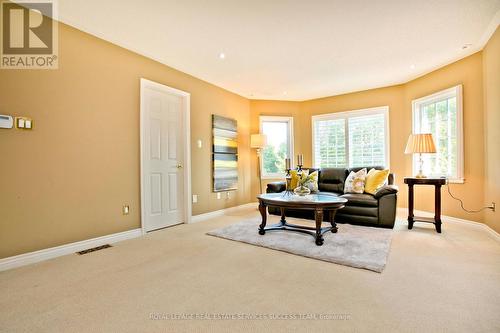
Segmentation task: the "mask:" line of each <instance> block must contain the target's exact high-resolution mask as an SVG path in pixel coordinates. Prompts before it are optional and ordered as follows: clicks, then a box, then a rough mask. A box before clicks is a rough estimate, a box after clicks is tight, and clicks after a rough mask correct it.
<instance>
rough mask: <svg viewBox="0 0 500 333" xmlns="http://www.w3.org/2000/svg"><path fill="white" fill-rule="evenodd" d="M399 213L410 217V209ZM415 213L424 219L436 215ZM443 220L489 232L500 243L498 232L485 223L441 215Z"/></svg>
mask: <svg viewBox="0 0 500 333" xmlns="http://www.w3.org/2000/svg"><path fill="white" fill-rule="evenodd" d="M397 213H398V215H403V216H407V215H408V208H398V211H397ZM413 213H414V214H415V215H419V216H422V217H433V216H434V213H431V212H426V211H423V210H414V211H413ZM441 220H442V221H443V222H445V223H461V224H466V225H469V226H471V227H475V228H478V229H481V230H483V231H485V232H487V233H488V234H490V236H491V237H493V238H494V239H495V240H497V241H500V234H499V233H498V232H496V231H495V230H493V229H492V228H490V227H489V226H488V225H486V224H485V223H481V222H476V221H471V220H465V219H459V218H458V217H453V216H446V215H441Z"/></svg>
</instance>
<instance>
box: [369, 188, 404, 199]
mask: <svg viewBox="0 0 500 333" xmlns="http://www.w3.org/2000/svg"><path fill="white" fill-rule="evenodd" d="M395 193H398V187H397V186H396V185H385V186H382V187H381V188H379V190H378V191H377V192H375V194H374V195H373V196H374V197H375V199H380V198H381V197H383V196H384V195H387V194H395Z"/></svg>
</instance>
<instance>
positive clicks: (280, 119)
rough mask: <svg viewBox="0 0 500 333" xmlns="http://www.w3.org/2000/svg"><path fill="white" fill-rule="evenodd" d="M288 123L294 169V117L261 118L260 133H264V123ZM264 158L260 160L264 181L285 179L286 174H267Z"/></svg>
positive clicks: (289, 148) (291, 162)
mask: <svg viewBox="0 0 500 333" xmlns="http://www.w3.org/2000/svg"><path fill="white" fill-rule="evenodd" d="M266 121H267V122H286V123H288V151H289V152H290V164H291V165H292V168H293V167H294V160H295V159H294V150H293V149H294V145H293V139H294V136H293V117H291V116H259V132H260V133H264V132H263V131H262V123H263V122H266ZM263 164H264V158H262V156H261V158H260V166H259V167H260V174H261V178H262V179H281V178H283V177H285V172H284V171H283V173H270V174H266V173H265V172H264V168H263V166H264V165H263Z"/></svg>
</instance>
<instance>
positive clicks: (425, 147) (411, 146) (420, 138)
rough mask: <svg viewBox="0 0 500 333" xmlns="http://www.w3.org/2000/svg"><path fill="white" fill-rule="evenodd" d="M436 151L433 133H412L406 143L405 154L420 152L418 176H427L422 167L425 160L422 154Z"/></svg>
mask: <svg viewBox="0 0 500 333" xmlns="http://www.w3.org/2000/svg"><path fill="white" fill-rule="evenodd" d="M435 152H436V145H435V144H434V140H433V139H432V134H430V133H425V134H410V136H409V137H408V142H407V143H406V149H405V154H419V160H418V165H419V169H418V174H417V175H416V176H415V177H416V178H427V176H426V175H424V173H423V171H422V169H423V165H424V160H423V159H422V154H429V153H435Z"/></svg>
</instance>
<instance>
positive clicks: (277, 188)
mask: <svg viewBox="0 0 500 333" xmlns="http://www.w3.org/2000/svg"><path fill="white" fill-rule="evenodd" d="M284 190H286V183H285V182H272V183H269V184H267V190H266V192H267V193H280V192H283V191H284Z"/></svg>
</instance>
